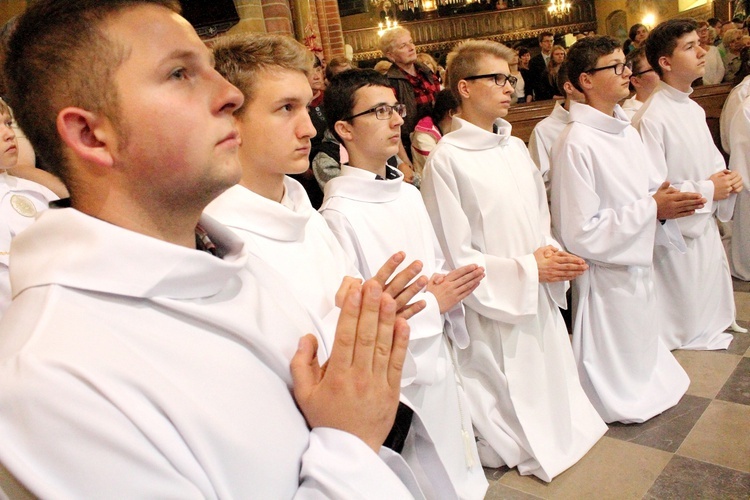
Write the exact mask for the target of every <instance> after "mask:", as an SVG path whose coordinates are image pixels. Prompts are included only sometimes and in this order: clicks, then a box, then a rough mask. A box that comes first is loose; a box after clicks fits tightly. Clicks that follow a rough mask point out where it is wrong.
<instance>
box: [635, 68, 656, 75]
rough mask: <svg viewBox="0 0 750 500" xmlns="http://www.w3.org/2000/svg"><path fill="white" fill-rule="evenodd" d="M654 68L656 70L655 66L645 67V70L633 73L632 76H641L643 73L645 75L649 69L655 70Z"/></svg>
mask: <svg viewBox="0 0 750 500" xmlns="http://www.w3.org/2000/svg"><path fill="white" fill-rule="evenodd" d="M653 70H654V68H648V69H644V70H643V71H639V72H638V73H633V74H632V75H630V76H641V75H645V74H646V73H648V72H649V71H653Z"/></svg>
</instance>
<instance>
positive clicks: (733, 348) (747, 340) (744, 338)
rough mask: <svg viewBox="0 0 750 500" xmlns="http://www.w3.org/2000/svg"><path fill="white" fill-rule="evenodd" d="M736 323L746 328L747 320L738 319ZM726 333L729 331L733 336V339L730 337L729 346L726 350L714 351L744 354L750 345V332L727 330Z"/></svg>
mask: <svg viewBox="0 0 750 500" xmlns="http://www.w3.org/2000/svg"><path fill="white" fill-rule="evenodd" d="M737 324H738V325H740V326H742V327H745V328H747V327H748V322H747V321H738V322H737ZM727 333H731V334H732V336H734V339H732V343H731V344H729V347H728V348H727V350H726V351H716V352H723V353H726V354H738V355H740V356H742V355H743V354H745V353H746V352H747V350H748V347H750V332H749V333H737V332H733V331H729V330H727Z"/></svg>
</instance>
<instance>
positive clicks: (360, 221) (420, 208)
mask: <svg viewBox="0 0 750 500" xmlns="http://www.w3.org/2000/svg"><path fill="white" fill-rule="evenodd" d="M320 211H321V213H322V214H323V217H324V218H325V220H326V222H327V223H328V225H329V226H330V228H331V230H332V231H333V233H334V234H335V235H336V238H338V240H339V241H340V242H341V244H342V246H343V247H344V249H345V251H346V252H347V253H348V254H349V255H352V256H354V257H355V261H356V265H357V267H358V268H359V270H360V272H361V273H362V275H363V276H365V277H366V278H369V277H371V276H372V275H373V274H374V273H375V272H377V270H378V269H379V267H380V266H381V265H382V263H383V262H385V259H387V258H388V257H389V256H390V255H392V254H394V253H395V252H397V251H399V250H402V251H404V252H405V253H406V260H405V262H404V263H403V264H402V265H401V266H400V267H404V266H405V265H406V264H407V263H408V262H411V261H412V260H414V259H419V260H420V261H422V263H423V265H424V267H423V270H422V274H424V275H426V276H428V277H429V276H431V275H432V274H433V273H446V272H447V270H446V269H445V268H444V266H443V264H444V259H443V256H442V254H441V252H440V248H439V246H438V245H437V242H436V241H435V236H434V232H433V230H432V226H431V224H430V220H429V216H428V215H427V212H426V210H425V207H424V203H423V202H422V199H421V197H420V195H419V191H418V190H417V189H416V188H415V187H414V186H412V185H410V184H407V183H405V182H403V176H402V175H401V174H400V173H399V174H398V176H397V177H396V178H395V179H389V180H378V179H376V178H375V174H373V173H370V172H367V171H365V170H361V169H358V168H354V167H351V166H348V165H342V167H341V176H339V177H337V178H335V179H332V180H331V181H330V182H328V184H326V188H325V198H324V200H323V205H322V206H321V208H320ZM417 299H424V300H426V302H427V308H426V309H425V310H424V311H422V312H420V313H419V314H417V315H416V316H414V317H413V318H411V319H410V320H409V324H410V326H411V328H412V329H411V339H410V342H409V348H410V351H411V352H413V353H414V354H415V358H416V360H417V366H418V369H417V377H416V379H415V380H414V381H413V382H412V383H411V384H410V385H408V386H406V387H403V388H402V394H403V395H405V396H406V397H407V400H408V401H409V402H410V403H411V404H410V406H411V407H412V408H413V409H414V410H415V415H418V416H419V418H420V420H421V421H422V423H423V429H421V430H420V429H419V428H416V429H415V427H414V425H413V426H412V430H411V431H410V432H409V436H408V437H407V442H406V445H405V447H404V450H403V452H402V454H403V455H404V457H405V458H406V461H407V463H408V464H409V465H410V466H411V467H412V469H413V470H414V472H415V474H416V475H417V478H418V479H420V485H422V489H423V490H424V491H425V494H426V496H427V497H428V498H455V497H456V496H457V497H458V498H467V499H468V498H483V497H484V494H485V492H486V490H487V486H488V484H487V480H486V478H485V476H484V472H483V471H482V467H481V464H480V462H479V457H478V456H477V450H476V446H475V443H474V434H473V432H472V428H471V415H470V413H469V409H468V402H467V401H466V398H465V396H464V395H463V393H462V391H461V388H460V385H459V384H458V383H457V380H456V377H457V374H456V370H455V366H454V355H453V351H454V348H453V347H452V346H451V345H450V344H449V342H448V341H447V339H446V334H447V336H448V337H449V338H450V339H451V343H452V344H453V345H454V346H455V347H456V348H458V349H461V348H464V347H465V346H466V344H467V343H468V334H467V332H466V326H465V323H464V316H463V308H462V307H461V305H460V304H459V305H457V306H456V307H454V308H453V310H451V311H449V312H448V313H447V314H444V315H443V314H441V313H440V309H439V306H438V304H437V300H436V299H435V297H434V296H433V295H432V294H431V293H429V292H423V293H420V294H419V295H418V296H417ZM415 430H416V432H415ZM424 432H427V433H429V434H430V435H431V436H434V437H433V441H434V443H435V446H436V447H437V450H438V454H439V455H440V460H441V461H442V463H443V465H444V467H445V470H447V471H448V474H449V475H450V478H451V481H452V483H453V489H454V490H455V493H452V492H451V487H450V485H448V486H447V487H446V486H444V484H440V483H438V482H436V481H434V480H430V477H431V476H434V475H435V474H434V472H431V471H430V469H431V468H432V467H435V466H436V465H435V464H432V463H431V462H428V461H426V460H425V459H424V458H423V457H421V456H420V455H423V453H421V452H420V450H419V448H420V446H419V440H420V439H423V438H421V437H420V436H421V434H423V433H424ZM415 445H416V446H415ZM424 479H427V481H425V480H424ZM430 482H431V483H432V485H431V486H432V487H430V485H429V484H426V483H430Z"/></svg>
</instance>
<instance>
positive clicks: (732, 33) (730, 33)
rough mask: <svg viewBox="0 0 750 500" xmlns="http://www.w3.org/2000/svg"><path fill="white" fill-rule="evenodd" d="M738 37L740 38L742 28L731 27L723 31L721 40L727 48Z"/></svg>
mask: <svg viewBox="0 0 750 500" xmlns="http://www.w3.org/2000/svg"><path fill="white" fill-rule="evenodd" d="M740 38H742V30H738V29H737V28H732V29H730V30H727V31H726V32H725V33H724V36H723V37H722V39H721V40H722V42H723V43H724V47H726V48H727V50H729V46H730V45H731V44H732V42H734V41H736V40H739V39H740Z"/></svg>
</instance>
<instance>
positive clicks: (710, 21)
mask: <svg viewBox="0 0 750 500" xmlns="http://www.w3.org/2000/svg"><path fill="white" fill-rule="evenodd" d="M706 22H708V25H709V26H713V27H714V28H715V27H716V24H717V23H718V24H719V26H721V19H719V18H718V17H710V18H708V20H707V21H706Z"/></svg>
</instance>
